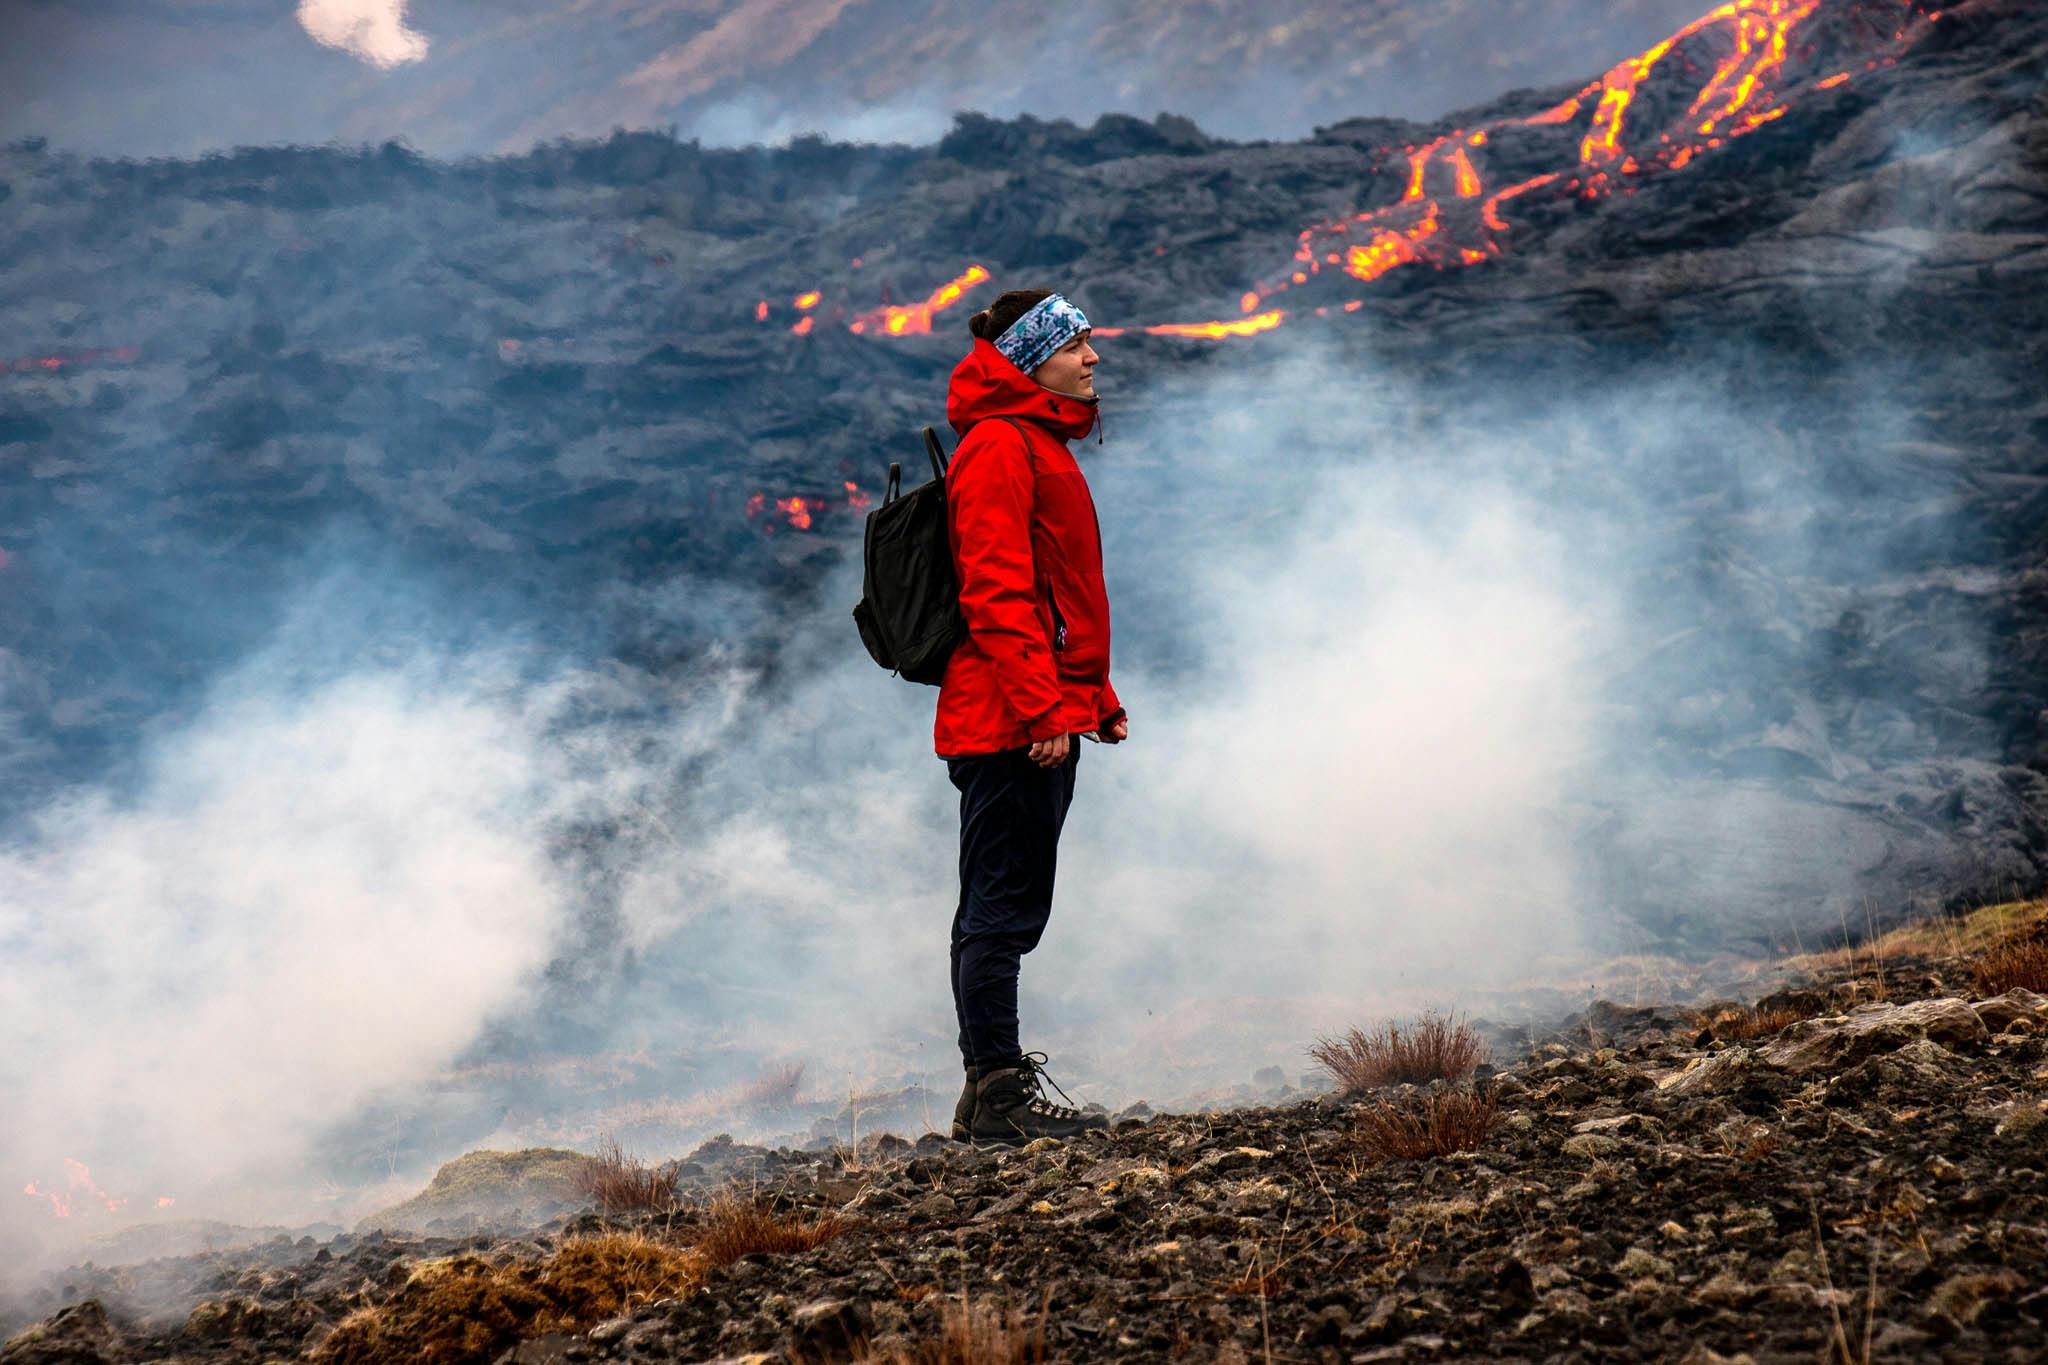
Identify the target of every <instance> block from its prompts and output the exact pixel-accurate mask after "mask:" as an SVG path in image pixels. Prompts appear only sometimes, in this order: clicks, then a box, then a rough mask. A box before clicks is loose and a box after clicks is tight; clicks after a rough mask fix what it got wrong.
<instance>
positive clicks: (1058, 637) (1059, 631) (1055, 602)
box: [1045, 582, 1067, 654]
mask: <svg viewBox="0 0 2048 1365" xmlns="http://www.w3.org/2000/svg"><path fill="white" fill-rule="evenodd" d="M1045 601H1046V605H1048V606H1050V607H1051V608H1052V649H1053V653H1055V654H1057V653H1059V652H1060V651H1061V650H1063V649H1065V648H1066V647H1067V618H1066V617H1064V616H1062V615H1060V599H1059V598H1057V597H1054V596H1053V595H1052V584H1051V583H1049V582H1048V583H1047V584H1046V585H1045Z"/></svg>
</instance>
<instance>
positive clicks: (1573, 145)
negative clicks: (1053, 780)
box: [851, 0, 1940, 340]
mask: <svg viewBox="0 0 2048 1365" xmlns="http://www.w3.org/2000/svg"><path fill="white" fill-rule="evenodd" d="M1886 7H1895V8H1896V10H1897V14H1898V22H1897V24H1896V26H1895V28H1892V31H1891V33H1890V44H1889V46H1887V47H1882V48H1878V49H1875V50H1873V51H1871V53H1870V54H1869V59H1868V60H1866V61H1864V62H1863V63H1862V65H1861V66H1859V67H1857V68H1855V69H1853V70H1848V71H1838V72H1835V73H1833V74H1830V75H1828V76H1827V77H1825V78H1823V79H1819V80H1811V81H1803V82H1802V81H1799V80H1797V79H1794V78H1792V77H1791V76H1790V75H1789V74H1788V72H1787V70H1786V68H1787V64H1788V62H1789V61H1790V60H1791V59H1792V58H1793V57H1794V56H1795V55H1796V54H1798V53H1800V52H1801V51H1802V50H1810V44H1811V42H1813V41H1817V40H1818V39H1809V38H1808V37H1807V36H1806V31H1807V30H1808V29H1809V28H1813V29H1819V28H1821V27H1823V24H1824V23H1825V22H1826V21H1825V19H1824V16H1823V14H1822V11H1823V10H1824V9H1827V8H1829V5H1828V3H1827V0H1724V3H1722V4H1719V5H1716V6H1715V7H1714V8H1713V9H1711V10H1709V11H1707V12H1706V13H1705V14H1702V15H1701V16H1700V17H1699V18H1697V19H1695V20H1693V21H1692V22H1691V23H1689V24H1686V25H1685V26H1683V27H1682V28H1680V29H1678V30H1677V31H1676V32H1675V33H1673V34H1671V35H1670V36H1669V37H1667V38H1665V39H1664V40H1663V41H1662V42H1659V43H1657V44H1656V45H1655V46H1653V47H1650V48H1649V49H1647V50H1645V51H1644V52H1642V53H1640V54H1638V55H1636V56H1634V57H1630V58H1628V59H1627V60H1626V61H1622V62H1619V63H1617V64H1615V65H1614V66H1613V67H1612V68H1610V69H1609V70H1608V71H1607V72H1606V73H1605V74H1603V75H1602V76H1601V77H1600V78H1599V79H1598V80H1595V81H1592V82H1590V83H1589V84H1588V85H1587V86H1586V87H1585V88H1584V89H1583V90H1580V91H1579V92H1578V93H1577V94H1575V95H1573V96H1571V97H1570V98H1569V99H1566V100H1563V101H1560V102H1559V103H1557V104H1556V105H1553V106H1552V107H1550V108H1548V109H1545V110H1543V111H1542V112H1540V113H1537V114H1533V115H1530V116H1528V117H1526V118H1509V119H1501V120H1498V121H1496V122H1493V123H1489V124H1486V125H1484V126H1481V127H1475V128H1460V129H1454V130H1453V131H1451V132H1449V133H1446V134H1445V135H1444V136H1442V137H1440V138H1437V139H1436V140H1434V141H1432V142H1428V143H1425V144H1423V145H1422V146H1419V147H1408V148H1405V149H1403V151H1402V153H1401V155H1402V156H1403V157H1404V159H1405V161H1406V170H1407V175H1406V185H1405V188H1404V192H1403V194H1402V196H1401V198H1400V199H1399V200H1398V201H1396V202H1395V203H1392V204H1388V205H1385V206H1383V207H1380V208H1377V209H1369V210H1366V211H1364V212H1362V213H1357V214H1354V215H1352V216H1351V217H1348V218H1343V219H1339V220H1337V221H1335V222H1328V223H1321V224H1317V225H1316V226H1313V227H1310V228H1305V229H1303V230H1302V231H1301V232H1300V233H1299V234H1298V235H1297V237H1296V247H1295V251H1294V253H1293V257H1292V259H1291V261H1290V262H1289V264H1288V266H1287V268H1286V269H1285V271H1284V272H1282V273H1279V274H1277V275H1275V276H1274V277H1273V278H1272V279H1271V280H1268V281H1265V282H1261V283H1259V284H1256V285H1254V286H1253V287H1252V288H1250V289H1247V290H1246V291H1244V293H1243V295H1242V296H1241V297H1240V298H1239V299H1238V311H1239V312H1241V313H1243V314H1245V316H1244V317H1243V318H1241V319H1239V320H1237V321H1234V322H1200V323H1161V324H1154V325H1151V326H1142V327H1141V326H1131V327H1097V328H1096V329H1095V334H1096V335H1097V336H1101V337H1115V336H1121V335H1124V334H1126V333H1129V332H1143V333H1145V334H1146V335H1149V336H1178V337H1194V338H1201V339H1211V340H1213V339H1219V338H1223V337H1247V336H1255V335H1257V334H1259V333H1262V332H1267V331H1271V330H1272V329H1273V328H1275V327H1278V326H1279V325H1280V324H1281V322H1282V321H1283V320H1284V319H1285V318H1286V317H1287V316H1288V314H1287V313H1286V312H1284V311H1282V310H1280V309H1276V308H1271V307H1269V306H1268V303H1269V300H1270V299H1271V298H1272V297H1273V296H1274V295H1276V294H1279V293H1283V292H1285V291H1287V290H1289V289H1296V288H1301V287H1303V286H1305V285H1307V284H1308V283H1309V282H1310V281H1311V280H1313V279H1315V278H1317V277H1319V276H1320V275H1321V273H1322V267H1323V266H1324V265H1331V266H1335V267H1337V268H1339V269H1341V270H1342V272H1343V273H1344V274H1345V275H1347V276H1350V277H1351V278H1353V279H1357V280H1362V281H1371V280H1376V279H1379V278H1380V277H1381V276H1383V275H1386V274H1387V273H1389V272H1390V271H1393V270H1398V269H1401V268H1402V267H1405V266H1428V267H1430V268H1431V269H1435V270H1448V269H1456V268H1462V267H1467V266H1476V265H1480V264H1483V263H1485V262H1489V261H1493V260H1495V259H1497V258H1498V257H1500V256H1501V255H1503V254H1504V242H1503V240H1502V239H1503V238H1505V237H1506V235H1507V234H1508V233H1509V231H1510V226H1511V225H1510V221H1509V219H1508V217H1507V216H1506V214H1505V213H1504V212H1503V210H1504V209H1505V208H1506V206H1508V205H1509V204H1511V203H1513V202H1514V201H1515V200H1516V199H1518V198H1520V197H1522V196H1524V195H1528V194H1531V193H1533V192H1536V191H1544V192H1545V196H1544V197H1545V198H1546V199H1550V200H1558V199H1578V200H1597V199H1602V198H1605V197H1607V196H1608V195H1610V194H1615V193H1618V192H1623V191H1625V190H1627V189H1628V188H1630V184H1631V182H1632V181H1633V180H1635V179H1638V178H1641V177H1645V176H1650V175H1655V174H1659V173H1662V172H1667V171H1676V170H1679V169H1682V168H1683V167H1685V166H1686V165H1688V164H1689V163H1690V162H1692V161H1693V160H1695V159H1696V158H1698V157H1699V156H1701V155H1703V154H1705V153H1707V152H1711V151H1715V150H1718V149H1719V148H1721V147H1722V146H1724V145H1726V143H1727V142H1728V141H1730V140H1731V139H1733V138H1737V137H1741V136H1743V135H1744V134H1747V133H1751V132H1754V131H1756V130H1757V129H1759V128H1762V127H1764V126H1765V125H1767V124H1769V123H1771V122H1773V121H1774V120H1777V119H1780V118H1783V117H1784V116H1785V114H1786V113H1788V112H1789V111H1790V109H1791V106H1792V103H1793V102H1794V101H1796V100H1797V99H1798V98H1800V97H1801V96H1804V95H1808V94H1812V93H1814V92H1817V91H1822V90H1832V89H1834V88H1835V87H1837V86H1839V85H1842V84H1844V83H1845V82H1847V81H1849V80H1851V79H1853V78H1854V77H1855V76H1856V75H1857V74H1858V73H1859V72H1861V71H1869V70H1874V69H1876V68H1878V67H1881V66H1885V65H1889V64H1890V63H1892V62H1894V61H1896V60H1897V59H1898V56H1899V54H1900V53H1901V52H1903V51H1905V50H1906V49H1907V48H1909V47H1911V46H1912V45H1914V44H1915V43H1917V42H1918V41H1919V40H1920V39H1921V37H1923V36H1924V35H1925V34H1926V32H1927V30H1928V27H1929V26H1930V25H1931V24H1933V23H1934V22H1936V21H1937V20H1938V19H1939V18H1940V11H1938V10H1931V9H1929V8H1927V5H1926V0H1869V3H1868V4H1867V5H1865V6H1864V7H1863V8H1865V9H1868V10H1878V9H1883V8H1886ZM1887 27H1892V26H1891V25H1889V24H1888V25H1887ZM1674 53H1676V54H1679V55H1678V59H1677V60H1672V58H1673V54H1674ZM1677 73H1682V74H1677ZM1696 73H1703V74H1696ZM1653 76H1654V77H1657V78H1659V80H1660V81H1661V82H1663V84H1664V85H1668V84H1669V82H1670V81H1671V80H1674V79H1676V80H1684V81H1688V82H1690V81H1694V80H1697V81H1698V82H1699V83H1698V85H1697V87H1696V88H1695V89H1693V91H1692V94H1691V97H1690V98H1689V99H1685V98H1684V97H1683V96H1682V95H1681V101H1680V102H1678V103H1675V104H1674V102H1672V101H1669V100H1664V99H1662V98H1661V96H1660V99H1659V101H1657V103H1658V104H1659V106H1660V108H1663V109H1671V110H1673V113H1671V114H1670V115H1666V116H1664V118H1663V121H1662V122H1657V121H1655V120H1654V119H1652V118H1651V117H1650V116H1646V115H1642V114H1641V110H1640V109H1639V107H1638V104H1637V96H1638V94H1639V93H1640V92H1641V90H1642V89H1643V87H1644V85H1645V83H1646V82H1648V81H1649V80H1650V79H1651V78H1652V77H1653ZM1662 88H1663V87H1662V86H1660V89H1662ZM1681 89H1683V87H1681ZM1588 111H1590V113H1589V112H1588ZM1545 128H1560V129H1565V128H1571V129H1575V130H1576V132H1575V135H1574V140H1573V141H1572V142H1570V143H1567V144H1565V145H1564V147H1561V148H1560V155H1559V157H1558V162H1559V164H1558V165H1557V166H1556V168H1555V169H1552V170H1548V171H1545V172H1543V173H1541V174H1539V175H1534V176H1530V177H1528V178H1527V179H1524V180H1520V181H1516V182H1514V183H1510V184H1507V185H1504V186H1501V187H1499V188H1489V186H1488V184H1487V179H1486V168H1485V167H1484V165H1483V164H1481V163H1480V162H1479V161H1478V160H1476V159H1475V157H1474V155H1473V150H1474V149H1485V148H1489V147H1492V146H1493V145H1495V144H1496V143H1497V142H1498V141H1499V139H1500V137H1501V135H1502V134H1503V133H1508V132H1513V131H1516V130H1531V129H1545ZM1524 145H1525V146H1526V143H1525V144H1524ZM987 278H988V272H987V271H985V270H983V269H982V268H981V267H980V266H975V267H973V268H972V269H970V270H969V271H968V273H967V274H966V275H963V276H961V277H960V278H959V279H957V280H954V281H951V282H949V283H948V284H947V285H945V286H943V287H942V288H941V289H940V290H939V291H938V292H937V293H935V294H933V295H932V297H931V299H930V300H927V301H926V302H925V303H923V304H915V305H910V306H908V307H885V308H882V309H879V310H876V311H874V312H871V313H864V314H862V315H860V316H859V317H857V318H856V319H855V320H854V321H853V323H852V325H851V330H853V331H854V332H867V331H871V330H873V331H880V332H884V333H886V334H888V335H892V336H897V335H904V334H908V333H921V332H929V331H930V330H931V315H932V314H933V313H935V312H937V311H938V310H939V309H940V308H943V307H945V306H947V305H948V304H950V303H952V302H954V301H956V300H957V299H958V297H959V295H960V293H961V292H962V291H963V290H964V289H965V288H968V287H971V285H973V284H978V283H980V282H981V281H982V280H985V279H987ZM1363 306H1364V305H1363V301H1362V300H1352V301H1350V302H1347V303H1345V304H1344V305H1343V311H1345V312H1347V313H1349V312H1356V311H1358V309H1359V308H1361V307H1363ZM1300 311H1302V312H1306V313H1310V314H1317V315H1319V314H1321V313H1322V312H1324V311H1325V310H1324V309H1323V308H1320V307H1312V308H1306V309H1303V310H1300Z"/></svg>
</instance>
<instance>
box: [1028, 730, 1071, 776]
mask: <svg viewBox="0 0 2048 1365" xmlns="http://www.w3.org/2000/svg"><path fill="white" fill-rule="evenodd" d="M1073 743H1074V741H1073V739H1072V738H1071V737H1069V736H1067V735H1054V736H1053V737H1052V738H1051V739H1041V740H1039V741H1038V742H1037V743H1036V744H1033V745H1032V746H1031V761H1032V762H1033V763H1036V764H1037V765H1038V766H1039V767H1041V768H1057V767H1059V766H1060V764H1062V763H1064V762H1066V761H1067V750H1068V749H1069V748H1071V747H1072V746H1073Z"/></svg>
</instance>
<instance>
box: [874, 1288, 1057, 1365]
mask: <svg viewBox="0 0 2048 1365" xmlns="http://www.w3.org/2000/svg"><path fill="white" fill-rule="evenodd" d="M1045 1358H1046V1357H1045V1308H1044V1305H1043V1304H1040V1305H1039V1312H1038V1315H1037V1316H1036V1317H1035V1318H1031V1319H1027V1318H1026V1317H1025V1314H1024V1310H1023V1309H1021V1308H998V1307H995V1306H992V1305H989V1304H982V1303H972V1302H969V1300H968V1298H967V1293H966V1291H965V1290H963V1291H961V1294H960V1297H959V1298H957V1299H949V1300H948V1301H947V1303H946V1309H945V1312H944V1314H943V1315H942V1316H941V1317H940V1319H939V1330H938V1334H937V1335H936V1336H933V1337H929V1338H927V1339H926V1340H923V1341H915V1342H911V1343H909V1344H907V1345H903V1346H897V1347H895V1348H894V1349H891V1350H887V1351H883V1352H879V1353H877V1352H872V1351H871V1352H868V1353H865V1354H863V1355H860V1356H858V1357H857V1358H856V1359H857V1360H858V1361H859V1362H860V1363H861V1365H1038V1362H1040V1361H1043V1360H1044V1359H1045Z"/></svg>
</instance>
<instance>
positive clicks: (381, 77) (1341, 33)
mask: <svg viewBox="0 0 2048 1365" xmlns="http://www.w3.org/2000/svg"><path fill="white" fill-rule="evenodd" d="M1705 3H1706V0H1605V2H1603V3H1594V0H1378V3H1358V2H1357V0H1274V2H1272V3H1247V0H1221V2H1220V3H1212V4H1201V5H1196V4H1189V3H1186V2H1185V0H1105V3H1103V4H1100V5H1096V6H1089V7H1085V8H1082V7H1052V8H1037V9H1032V8H1024V9H1017V10H1001V11H996V10H991V9H990V8H989V7H987V6H985V5H982V4H980V3H970V0H412V2H411V3H409V2H408V0H0V84H4V88H5V89H6V90H7V91H8V98H7V100H6V101H5V105H4V107H0V138H5V139H7V140H14V139H17V138H20V137H24V136H31V135H41V136H46V137H48V138H49V139H51V141H52V142H53V143H55V144H56V145H58V146H59V147H63V148H67V149H73V150H78V151H83V152H88V153H94V154H104V155H124V156H164V155H175V156H190V155H195V154H197V153H199V152H202V151H206V150H211V149H218V148H226V147H231V146H237V145H250V144H277V143H287V142H296V143H321V142H328V141H333V140H340V141H343V142H347V143H363V142H372V143H374V142H381V141H383V140H385V139H387V138H393V137H396V138H403V139H404V140H406V141H408V142H410V143H411V144H412V145H414V146H415V147H418V148H419V149H421V150H422V151H426V152H429V153H432V154H436V155H459V154H467V153H488V152H502V151H516V150H524V149H525V148H527V147H530V146H531V145H533V144H534V143H535V142H539V141H544V140H547V139H549V138H553V137H558V136H563V135H572V136H600V137H601V136H603V135H605V134H606V133H608V132H609V131H610V130H611V129H613V128H614V127H627V128H641V127H665V126H668V125H669V124H675V125H676V126H677V128H678V130H679V131H680V132H682V133H683V134H685V135H695V136H700V137H702V138H704V139H705V140H706V141H710V142H719V143H731V142H747V141H764V140H765V141H781V140H785V139H787V138H788V137H789V136H790V135H792V134H793V133H797V132H806V131H818V132H824V133H826V134H828V135H831V136H834V137H838V138H841V139H846V140H868V141H874V140H904V141H928V140H930V139H932V138H934V137H936V136H937V135H938V134H939V133H940V132H942V131H943V130H944V129H945V127H946V126H947V124H948V123H949V122H950V120H951V118H952V115H953V114H954V113H955V112H956V111H958V110H960V109H963V108H973V109H979V110H981V111H983V112H986V113H992V114H997V115H1004V116H1008V115H1014V114H1017V113H1026V112H1028V113H1034V114H1038V115H1040V116H1044V117H1053V116H1065V117H1071V118H1074V119H1076V120H1079V121H1084V122H1085V121H1087V120H1090V119H1092V118H1093V117H1094V116H1095V115H1097V114H1099V113H1102V112H1105V111H1116V112H1122V113H1130V114H1136V115H1139V116H1141V117H1146V118H1149V117H1151V116H1153V115H1154V114H1157V113H1160V112H1174V113H1183V114H1189V115H1192V116H1194V117H1195V118H1196V119H1197V121H1198V122H1199V123H1201V125H1202V126H1203V127H1204V128H1205V129H1207V130H1208V131H1210V132H1212V133H1217V134H1221V135H1225V136H1232V137H1284V138H1294V137H1300V136H1304V135H1306V134H1307V133H1308V132H1309V131H1310V130H1311V128H1312V127H1313V126H1314V125H1316V124H1317V123H1333V122H1337V121H1339V120H1341V119H1343V118H1347V117H1352V116H1356V115H1361V114H1384V115H1396V116H1401V117H1408V118H1418V119H1421V118H1432V117H1435V116H1437V115H1440V114H1443V113H1445V112H1448V111H1449V110H1451V109H1453V108H1456V107H1458V106H1460V105H1468V104H1472V103H1476V102H1479V101H1482V100H1485V99H1488V98H1491V97H1492V96H1493V95H1496V94H1498V93H1500V92H1501V91H1504V90H1507V89H1510V88H1512V87H1514V86H1517V85H1533V84H1549V83H1554V82H1558V81H1564V80H1574V79H1582V78H1585V77H1587V76H1590V75H1592V74H1594V73H1596V72H1598V71H1600V70H1602V69H1604V68H1605V67H1607V66H1609V65H1611V64H1612V63H1614V62H1615V61H1617V60H1619V59H1621V58H1623V57H1625V56H1628V55H1630V54H1632V53H1634V52H1636V51H1639V50H1640V49H1641V48H1643V47H1644V46H1646V45H1648V44H1649V43H1651V42H1654V41H1655V40H1657V39H1658V38H1659V37H1661V36H1663V35H1664V34H1666V33H1668V32H1669V31H1670V30H1671V29H1672V28H1674V27H1675V26H1677V25H1678V24H1679V23H1682V22H1683V21H1685V20H1686V19H1688V18H1691V17H1692V16H1693V15H1694V14H1695V13H1696V12H1697V11H1699V10H1700V9H1702V8H1703V7H1704V6H1705ZM1034 57H1043V58H1044V60H1032V59H1031V58H1034Z"/></svg>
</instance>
